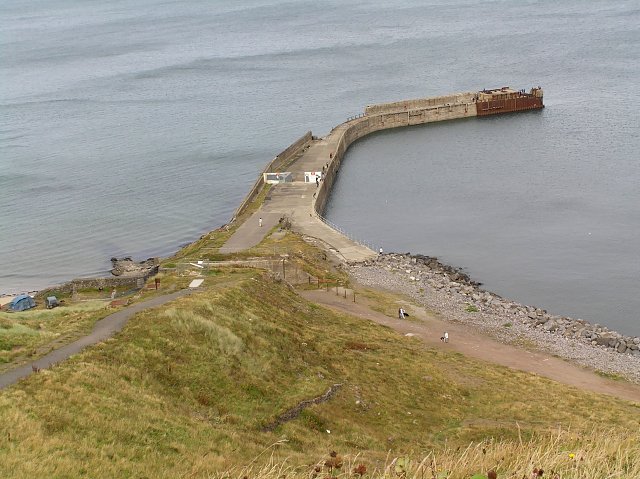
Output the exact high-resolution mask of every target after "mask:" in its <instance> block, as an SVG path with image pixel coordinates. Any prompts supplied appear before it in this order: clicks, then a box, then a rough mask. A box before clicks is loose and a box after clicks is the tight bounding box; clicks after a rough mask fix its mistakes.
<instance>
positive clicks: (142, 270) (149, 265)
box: [111, 256, 160, 277]
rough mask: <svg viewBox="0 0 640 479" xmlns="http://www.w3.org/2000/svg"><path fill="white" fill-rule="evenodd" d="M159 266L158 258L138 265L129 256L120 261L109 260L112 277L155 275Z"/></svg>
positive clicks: (115, 259) (116, 259)
mask: <svg viewBox="0 0 640 479" xmlns="http://www.w3.org/2000/svg"><path fill="white" fill-rule="evenodd" d="M159 265H160V260H159V259H158V258H149V259H147V260H145V261H140V262H138V263H136V262H135V261H133V259H132V258H131V257H130V256H127V257H125V258H120V259H118V258H111V266H112V269H111V274H112V275H114V276H135V277H138V276H140V277H142V276H148V275H151V274H155V273H157V272H158V267H159Z"/></svg>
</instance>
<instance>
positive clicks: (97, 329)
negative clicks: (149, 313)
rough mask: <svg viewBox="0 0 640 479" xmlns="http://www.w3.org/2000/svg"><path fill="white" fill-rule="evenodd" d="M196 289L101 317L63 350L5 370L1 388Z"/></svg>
mask: <svg viewBox="0 0 640 479" xmlns="http://www.w3.org/2000/svg"><path fill="white" fill-rule="evenodd" d="M192 292H193V290H192V289H182V290H180V291H176V292H175V293H171V294H165V295H163V296H157V297H155V298H152V299H149V300H147V301H142V302H140V303H134V304H132V305H131V306H128V307H126V308H124V309H121V310H120V311H117V312H115V313H113V314H110V315H109V316H106V317H104V318H102V319H101V320H99V321H97V322H96V324H95V325H94V327H93V330H92V331H91V333H89V334H88V335H86V336H83V337H81V338H80V339H77V340H76V341H73V342H72V343H69V344H67V345H66V346H63V347H61V348H60V349H56V350H55V351H52V352H50V353H49V354H47V355H45V356H43V357H41V358H40V359H38V360H36V361H33V362H30V363H28V364H25V365H23V366H19V367H17V368H14V369H10V370H8V371H5V372H3V373H1V374H0V389H4V388H6V387H8V386H11V385H12V384H15V383H16V382H18V381H19V380H20V379H22V378H25V377H27V376H28V375H29V374H32V373H33V372H34V371H37V370H39V369H45V368H48V367H50V366H52V365H54V364H57V363H59V362H61V361H64V360H66V359H69V358H70V357H71V356H73V355H74V354H77V353H79V352H80V351H82V350H83V349H84V348H86V347H87V346H91V345H93V344H97V343H99V342H101V341H104V340H105V339H108V338H110V337H111V336H113V335H114V334H116V333H117V332H118V331H120V330H122V328H123V327H124V325H125V324H126V323H127V321H129V319H131V317H132V316H133V315H134V314H136V313H139V312H140V311H144V310H145V309H150V308H155V307H156V306H161V305H163V304H165V303H168V302H169V301H173V300H174V299H177V298H180V297H181V296H185V295H188V294H190V293H192Z"/></svg>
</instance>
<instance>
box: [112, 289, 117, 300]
mask: <svg viewBox="0 0 640 479" xmlns="http://www.w3.org/2000/svg"><path fill="white" fill-rule="evenodd" d="M115 298H116V288H113V291H111V299H115Z"/></svg>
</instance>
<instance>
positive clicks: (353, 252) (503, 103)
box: [220, 87, 544, 263]
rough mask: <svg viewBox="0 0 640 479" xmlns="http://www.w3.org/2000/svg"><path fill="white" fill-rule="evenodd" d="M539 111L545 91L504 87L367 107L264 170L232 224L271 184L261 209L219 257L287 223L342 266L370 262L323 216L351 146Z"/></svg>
mask: <svg viewBox="0 0 640 479" xmlns="http://www.w3.org/2000/svg"><path fill="white" fill-rule="evenodd" d="M543 107H544V103H543V91H542V89H541V88H539V87H538V88H532V89H531V90H530V91H529V93H526V92H525V91H524V90H513V89H511V88H509V87H502V88H497V89H492V90H481V91H477V92H465V93H456V94H452V95H446V96H438V97H429V98H420V99H414V100H404V101H397V102H392V103H381V104H375V105H369V106H367V107H366V108H365V109H364V112H363V113H362V114H360V115H357V116H356V117H353V118H350V119H348V120H347V121H345V122H344V123H341V124H340V125H338V126H336V127H335V128H333V129H332V130H331V132H330V133H329V134H328V135H326V136H325V137H322V138H318V137H315V136H314V135H313V134H312V133H311V132H307V133H306V134H305V135H303V136H302V137H301V138H299V139H298V140H297V141H296V142H294V143H293V144H292V145H291V146H289V147H288V148H287V149H286V150H284V151H283V152H282V153H280V154H279V155H278V156H276V157H275V158H274V159H273V160H272V161H271V162H270V163H269V164H268V165H267V167H266V168H265V169H264V171H263V172H262V174H261V176H260V177H259V178H258V180H257V181H256V183H255V184H254V186H253V188H252V189H251V191H250V193H249V195H248V196H247V198H246V199H245V200H244V201H243V202H242V204H241V205H240V207H239V208H238V209H237V210H236V213H235V215H234V219H235V218H236V217H238V216H239V215H240V214H241V213H242V212H243V211H244V210H245V209H246V208H247V206H248V205H249V204H250V203H251V202H252V201H253V200H254V199H255V198H256V197H257V195H258V194H259V193H260V191H262V188H263V187H264V186H265V185H266V184H268V183H271V184H272V187H271V189H270V191H269V193H268V195H267V196H266V198H265V201H264V203H263V204H262V205H261V207H260V208H259V209H258V210H257V211H256V212H255V213H254V214H253V215H252V217H251V218H249V220H247V221H245V222H244V223H243V224H242V225H240V226H239V228H238V229H237V230H236V232H235V233H234V234H233V235H232V236H231V238H230V239H229V240H228V241H227V243H226V244H225V245H224V246H223V247H222V248H221V249H220V252H221V253H233V252H237V251H241V250H244V249H247V248H250V247H251V246H254V245H256V244H258V243H259V242H260V241H261V240H262V238H264V235H265V234H266V233H267V232H268V231H269V229H270V227H272V226H274V225H275V224H277V222H278V221H279V220H280V218H282V217H286V218H287V219H288V220H289V221H290V222H291V224H292V226H293V228H294V230H296V231H298V232H299V233H301V234H304V235H307V236H311V237H314V238H317V239H318V240H320V241H321V242H322V243H323V244H324V245H325V246H326V248H327V249H328V250H329V251H330V252H332V253H334V254H335V255H336V256H338V257H339V259H340V260H342V261H345V262H347V263H351V262H357V261H363V260H366V259H370V258H372V257H374V256H375V255H376V252H375V251H374V248H373V247H372V246H369V245H367V244H366V243H365V242H364V241H361V240H357V239H355V238H352V237H350V236H349V235H348V234H347V233H345V232H342V231H340V230H339V228H337V227H335V226H333V225H330V224H328V223H327V221H326V220H325V219H324V217H323V216H322V213H323V212H324V208H325V206H326V203H327V200H328V198H329V195H330V193H331V187H332V186H333V183H334V181H335V178H336V175H337V174H338V171H339V169H340V164H341V163H342V160H343V158H344V155H345V153H346V151H347V149H348V148H349V146H350V145H351V144H352V143H353V142H354V141H356V140H358V139H360V138H362V137H364V136H366V135H369V134H371V133H374V132H376V131H381V130H386V129H391V128H400V127H405V126H412V125H422V124H426V123H433V122H439V121H446V120H457V119H462V118H471V117H476V116H478V117H483V116H489V115H496V114H504V113H511V112H517V111H526V110H533V109H540V108H543Z"/></svg>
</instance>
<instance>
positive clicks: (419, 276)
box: [360, 253, 640, 356]
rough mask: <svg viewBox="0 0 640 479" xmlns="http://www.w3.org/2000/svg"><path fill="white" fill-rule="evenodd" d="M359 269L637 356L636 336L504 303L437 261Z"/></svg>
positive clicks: (413, 259) (418, 259)
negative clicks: (402, 278) (399, 276)
mask: <svg viewBox="0 0 640 479" xmlns="http://www.w3.org/2000/svg"><path fill="white" fill-rule="evenodd" d="M360 266H376V267H382V268H385V269H387V270H389V271H395V272H400V273H404V274H405V275H406V278H407V279H408V280H409V281H411V282H413V283H415V284H416V285H417V286H418V287H420V286H423V287H429V288H431V289H432V290H434V291H439V292H441V293H445V294H446V295H447V296H449V297H451V299H452V300H457V301H458V302H463V303H466V304H467V307H468V308H471V309H470V310H471V311H477V312H485V313H489V314H496V315H499V316H500V317H502V318H507V319H508V320H509V321H516V322H518V323H520V324H521V325H524V326H525V327H527V328H529V329H532V330H538V331H541V332H545V333H549V334H553V335H557V336H562V337H565V338H573V339H576V340H579V341H580V342H582V343H585V344H589V345H591V346H594V347H600V348H609V349H611V350H614V351H616V352H618V353H627V354H631V355H633V356H640V337H637V336H636V337H634V336H624V335H622V334H619V333H617V332H615V331H610V330H609V329H607V328H606V327H604V326H601V325H599V324H591V323H589V322H588V321H585V320H583V319H573V318H569V317H566V316H556V315H552V314H549V313H547V311H545V310H543V309H539V308H536V307H533V306H525V305H522V304H520V303H517V302H514V301H509V300H506V299H504V298H502V297H500V296H499V295H497V294H495V293H492V292H490V291H485V290H483V289H482V288H481V287H480V286H481V283H478V282H476V281H473V280H472V279H471V278H469V276H468V275H467V274H466V273H464V272H463V271H461V270H460V269H457V268H454V267H452V266H448V265H445V264H443V263H441V262H440V261H438V259H437V258H434V257H429V256H423V255H411V254H409V253H407V254H393V253H391V254H384V255H380V256H379V257H378V258H377V259H375V260H370V261H366V262H364V263H361V264H360Z"/></svg>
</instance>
